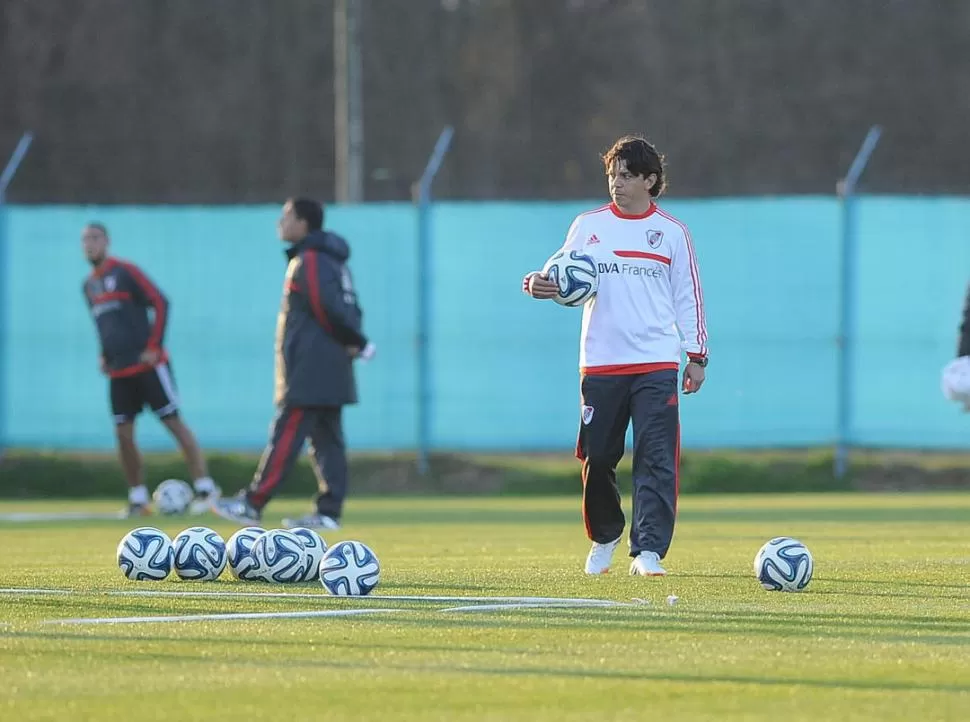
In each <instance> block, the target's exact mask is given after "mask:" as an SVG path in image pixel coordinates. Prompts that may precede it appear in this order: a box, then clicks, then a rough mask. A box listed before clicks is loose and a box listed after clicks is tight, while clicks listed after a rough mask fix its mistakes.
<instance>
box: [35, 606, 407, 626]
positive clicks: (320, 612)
mask: <svg viewBox="0 0 970 722" xmlns="http://www.w3.org/2000/svg"><path fill="white" fill-rule="evenodd" d="M406 611H408V610H406V609H373V608H371V609H317V610H313V611H307V612H240V613H232V614H182V615H177V616H156V617H101V618H98V617H95V618H81V619H49V620H47V621H44V622H41V624H159V623H170V622H221V621H237V620H242V619H306V618H308V617H354V616H360V615H363V614H385V613H394V612H406Z"/></svg>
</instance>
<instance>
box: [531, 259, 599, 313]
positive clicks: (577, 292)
mask: <svg viewBox="0 0 970 722" xmlns="http://www.w3.org/2000/svg"><path fill="white" fill-rule="evenodd" d="M542 272H543V273H545V274H546V275H548V277H549V280H550V281H552V282H553V283H555V284H556V285H557V286H558V287H559V294H558V295H557V296H554V297H553V299H552V300H553V301H555V302H556V303H558V304H559V305H561V306H582V305H583V304H584V303H586V302H587V301H588V300H589V299H591V298H592V297H593V296H595V295H596V290H597V289H598V288H599V274H598V273H597V270H596V261H595V260H594V259H593V257H592V256H590V255H588V254H586V253H583V252H582V251H565V250H560V251H556V253H554V254H553V255H552V257H551V258H550V259H549V260H548V261H546V265H544V266H543V267H542Z"/></svg>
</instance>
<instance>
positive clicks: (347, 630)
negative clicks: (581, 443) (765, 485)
mask: <svg viewBox="0 0 970 722" xmlns="http://www.w3.org/2000/svg"><path fill="white" fill-rule="evenodd" d="M303 506H304V505H303V504H298V503H293V502H289V501H286V502H279V505H278V506H274V507H271V509H272V511H273V513H274V514H275V515H276V516H275V517H270V518H268V519H266V520H265V524H264V525H265V526H267V528H268V527H270V526H272V525H273V524H274V523H276V522H278V520H279V517H280V516H281V515H282V514H283V512H284V511H285V512H290V511H295V510H302V509H303ZM116 507H117V503H115V504H111V503H104V502H77V503H71V504H64V503H61V504H55V503H52V502H32V503H30V502H22V503H17V502H9V503H2V504H0V514H4V513H10V512H14V511H42V510H57V509H60V510H67V509H73V510H79V509H83V510H100V511H110V510H113V509H115V508H116ZM193 521H195V520H193ZM199 521H200V523H203V524H207V525H209V526H212V527H213V528H215V529H216V530H218V531H219V532H220V533H222V534H223V535H224V536H227V537H228V535H229V534H230V533H231V532H232V531H233V527H232V526H231V525H228V524H224V523H222V522H221V521H218V520H216V519H215V518H209V517H203V518H201V519H200V520H199ZM346 522H347V526H346V527H345V529H344V530H342V531H340V532H337V533H329V534H327V535H325V537H326V539H327V541H328V542H329V543H333V542H335V541H338V540H340V539H359V540H361V541H364V542H366V543H367V544H369V545H370V546H371V547H372V548H373V549H374V550H375V551H376V552H377V554H378V555H379V557H380V559H381V562H382V566H383V570H382V579H381V585H380V586H379V587H378V589H377V590H376V591H375V595H376V594H380V595H429V596H458V597H464V596H483V597H492V596H543V597H579V598H595V599H606V600H614V601H618V602H626V603H630V606H622V607H614V608H525V609H514V610H510V609H505V610H494V609H491V610H490V609H477V610H469V611H444V610H446V609H449V608H451V609H453V608H455V607H467V606H471V604H470V603H462V602H460V601H420V602H409V601H398V600H381V599H367V600H359V599H358V600H354V599H337V598H334V597H329V596H327V595H326V594H325V593H324V590H323V588H322V587H321V586H320V585H319V584H307V585H292V586H285V587H284V586H269V585H265V584H254V583H241V582H235V581H233V580H232V579H231V577H229V574H228V572H226V574H225V575H224V576H223V578H222V579H220V580H219V581H217V582H210V583H186V582H178V581H172V578H170V579H169V580H168V581H165V582H157V583H144V582H143V583H134V582H128V581H126V580H125V579H124V578H123V577H122V575H121V573H120V572H119V570H118V568H117V566H116V565H115V561H114V552H115V547H116V546H117V543H118V541H119V539H120V538H121V537H122V535H123V534H124V533H125V532H126V531H127V530H128V529H129V528H130V527H132V526H135V524H131V523H129V522H125V521H101V522H70V523H62V524H51V523H2V524H0V550H2V554H0V587H4V588H23V589H27V588H32V589H38V590H43V589H59V590H70V593H65V594H53V593H47V592H42V591H36V592H31V593H28V594H11V593H8V592H3V593H0V681H2V689H3V693H2V695H0V719H4V720H17V721H18V722H25V721H26V720H119V721H120V720H126V721H127V720H135V719H138V720H206V721H207V722H215V721H217V720H234V721H238V720H244V719H252V718H257V719H280V720H294V721H295V720H311V719H313V720H316V719H326V720H355V721H359V720H421V721H422V722H424V721H427V720H449V721H451V720H530V721H531V722H542V721H544V720H555V721H556V722H565V721H566V720H582V721H584V722H588V720H597V721H603V722H605V721H606V720H624V721H625V722H626V721H628V720H633V719H654V720H778V719H784V720H793V721H794V720H812V721H813V722H817V721H818V720H820V719H824V720H832V721H833V722H834V721H835V720H838V721H840V722H844V721H848V720H915V719H919V720H966V719H968V718H970V495H952V494H951V495H943V494H939V495H932V494H924V495H870V496H862V495H849V494H838V495H810V496H801V495H786V496H783V497H782V496H774V497H772V496H762V495H759V496H746V497H741V496H731V497H702V498H698V497H686V498H684V499H682V506H681V514H680V522H679V526H678V530H677V535H676V538H675V541H674V547H673V550H672V552H671V554H670V556H669V557H668V559H667V567H668V570H669V571H670V575H669V576H668V577H666V578H664V579H643V578H631V577H629V576H627V574H626V567H627V563H626V559H625V558H621V557H620V556H619V555H618V557H617V563H616V565H615V566H614V572H613V573H612V574H610V575H606V576H603V577H596V578H588V577H586V576H584V575H583V574H582V563H583V560H584V558H585V554H586V551H587V548H588V545H587V542H586V540H585V537H584V534H583V527H582V522H581V519H580V517H579V510H578V501H577V500H575V499H561V498H557V499H544V498H526V499H495V498H490V499H469V498H460V499H444V500H443V499H427V498H422V499H394V500H386V501H383V500H359V501H353V502H352V503H351V504H350V505H349V507H348V510H347V515H346ZM148 523H154V524H157V525H158V526H160V527H161V528H163V529H165V530H166V531H167V532H169V533H170V534H172V535H174V534H175V533H177V532H178V531H179V530H180V529H181V528H183V527H185V526H189V525H190V521H189V520H188V519H182V520H178V519H177V520H171V519H155V520H152V521H150V522H148ZM776 535H791V536H796V537H798V538H800V539H801V540H802V541H804V542H805V543H806V544H807V545H808V546H809V548H810V549H811V550H812V552H813V554H814V556H815V561H816V570H815V578H814V580H813V581H812V583H811V585H810V586H809V588H808V589H807V590H806V591H804V592H802V593H800V594H779V593H769V592H765V591H762V590H761V588H760V586H759V585H758V584H757V582H756V581H755V579H754V578H753V575H752V569H751V562H752V558H753V557H754V554H755V552H756V551H757V550H758V548H759V547H760V546H761V544H762V543H763V542H764V541H766V540H767V539H768V538H770V537H772V536H776ZM129 591H168V592H190V591H248V592H256V593H264V594H265V593H274V592H277V593H278V592H304V593H310V594H313V595H314V596H313V597H312V598H298V597H297V598H293V597H291V598H286V597H270V596H261V597H259V598H222V597H208V598H206V597H203V598H200V597H179V596H174V597H144V596H131V595H128V596H125V595H117V594H112V592H129ZM668 595H676V596H677V597H678V598H679V599H678V601H677V602H676V603H675V604H674V605H672V606H671V605H668V604H667V601H666V600H667V597H668ZM634 599H639V600H643V601H642V602H636V603H633V600H634ZM361 608H366V609H393V610H396V611H393V612H384V613H377V614H373V615H372V616H346V617H317V618H308V619H307V618H304V619H259V620H218V621H190V622H178V623H158V622H155V623H130V624H112V625H65V624H51V623H49V622H50V621H51V620H64V619H73V618H107V617H129V616H138V617H145V616H156V615H192V614H213V613H228V612H299V611H307V610H337V609H361Z"/></svg>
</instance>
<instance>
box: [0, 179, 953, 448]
mask: <svg viewBox="0 0 970 722" xmlns="http://www.w3.org/2000/svg"><path fill="white" fill-rule="evenodd" d="M593 205H596V202H595V201H594V202H591V203H444V204H440V205H438V206H436V208H435V209H434V215H433V228H434V252H433V269H432V277H433V278H434V283H433V287H432V288H431V289H428V290H429V291H430V292H431V293H432V299H433V319H432V329H431V333H432V339H433V347H432V352H431V361H432V364H433V366H432V374H433V379H434V401H433V407H432V419H433V422H432V427H433V428H432V431H433V440H434V445H435V446H436V447H437V448H440V449H469V450H471V449H481V450H496V449H503V450H520V449H521V450H526V449H569V448H572V446H573V444H574V439H575V431H576V415H577V410H578V409H577V407H578V387H577V384H578V375H577V368H576V367H577V343H578V337H579V318H580V311H579V310H577V309H566V308H561V307H558V306H555V305H553V304H549V303H538V302H534V301H531V300H530V299H528V298H526V297H525V296H523V295H522V294H521V293H520V292H519V283H520V280H521V277H522V275H523V274H524V273H525V272H526V271H528V270H531V269H533V268H536V267H538V266H540V265H541V264H542V262H543V261H544V260H545V258H546V257H547V256H548V255H549V254H550V253H551V252H552V251H553V250H554V249H555V248H556V247H557V246H558V245H559V244H560V243H561V241H562V238H563V236H564V234H565V232H566V229H567V228H568V226H569V224H570V222H571V220H572V218H573V217H574V216H575V215H576V213H578V212H580V211H582V210H586V209H588V208H590V207H592V206H593ZM665 208H666V209H667V210H668V211H669V212H671V213H673V214H674V215H676V216H678V217H680V218H681V219H682V220H684V221H685V222H686V223H687V224H688V225H689V226H690V228H691V231H692V234H693V237H694V240H695V244H696V247H697V254H698V259H699V263H700V268H701V274H702V278H703V282H704V289H705V296H706V306H707V309H708V327H709V331H710V346H711V354H712V361H711V366H710V368H709V381H708V385H707V386H705V388H704V391H703V392H702V393H701V394H699V395H697V396H696V397H691V398H689V399H685V401H684V403H683V405H682V410H683V416H684V432H683V440H684V445H685V446H688V447H719V446H755V447H761V446H806V445H819V444H828V443H831V442H832V441H833V439H834V435H835V419H836V386H835V380H836V371H837V368H836V345H835V337H836V332H837V322H838V313H839V308H838V291H839V285H838V284H839V281H838V271H839V251H838V222H839V216H838V206H837V204H836V202H835V200H834V199H830V198H804V197H803V198H771V199H730V200H691V201H671V202H668V203H666V204H665ZM858 208H859V224H860V236H859V240H860V249H859V263H858V269H859V273H858V276H857V278H856V279H855V283H854V295H855V298H856V299H857V302H858V325H857V328H856V337H857V339H858V351H857V354H856V367H855V378H856V382H857V383H856V385H855V387H854V388H853V389H852V392H851V400H852V408H853V414H854V422H853V428H852V438H853V441H855V442H857V443H859V444H865V445H878V446H906V447H963V446H968V445H970V444H968V442H970V418H968V417H965V416H963V415H962V414H960V413H959V412H958V410H957V408H956V407H955V406H952V405H950V404H948V403H947V402H946V401H945V400H944V399H943V397H942V395H941V393H940V391H939V373H940V369H941V368H942V366H943V364H944V363H945V362H946V361H947V360H948V359H949V358H950V357H951V356H952V354H953V351H954V347H955V342H956V327H957V324H958V322H959V314H960V306H961V303H962V300H963V293H964V289H965V285H966V283H967V280H968V277H970V200H967V199H939V198H927V199H903V198H882V197H879V198H863V199H861V200H860V201H859V206H858ZM278 212H279V211H278V208H277V207H275V206H248V207H110V208H86V207H73V206H71V207H68V206H58V207H36V206H31V207H20V206H9V207H7V208H6V209H5V220H6V234H5V237H4V240H3V241H0V242H3V243H4V244H5V252H4V253H3V255H2V256H0V257H2V259H3V268H2V269H0V273H2V279H3V291H4V293H3V298H2V315H0V320H2V328H0V333H2V334H3V342H4V348H5V349H6V358H5V363H4V364H3V376H2V378H0V384H2V386H0V390H2V394H0V409H2V413H3V414H4V415H5V419H6V439H5V442H6V444H7V445H9V446H19V447H23V446H30V447H58V448H89V449H102V448H110V447H111V446H112V445H113V437H112V426H111V417H110V414H109V411H108V405H107V386H106V382H105V380H104V379H103V378H102V377H101V376H100V375H99V374H98V371H97V351H96V348H97V347H96V342H95V335H94V328H93V324H92V321H91V319H90V318H89V317H88V314H87V309H86V307H85V304H84V302H83V299H82V296H81V282H82V279H83V277H84V276H85V274H86V273H87V267H86V264H85V262H84V260H83V258H82V256H81V250H80V241H79V234H80V229H81V227H82V226H83V225H84V223H85V222H87V221H88V220H91V219H98V220H101V221H103V222H105V223H106V224H107V225H108V227H109V228H110V229H111V232H112V236H113V239H114V247H113V252H114V253H115V254H116V255H118V256H120V257H122V258H127V259H129V260H131V261H134V262H135V263H137V264H139V265H140V266H142V267H143V268H144V269H145V270H146V271H147V273H148V274H149V276H150V277H152V278H153V279H154V280H155V281H156V282H157V283H158V284H159V285H160V286H161V287H162V289H163V290H164V291H165V292H166V293H167V294H168V296H169V297H170V299H171V302H172V309H171V318H170V325H169V331H168V345H169V347H170V350H171V352H172V356H173V361H174V371H175V375H176V379H177V382H178V384H179V387H180V391H181V395H182V401H183V409H184V415H185V417H186V419H187V420H188V421H189V423H190V424H191V425H192V426H193V427H194V428H195V430H196V433H197V434H198V436H199V437H200V440H201V441H202V443H203V444H204V445H206V446H207V447H210V448H247V449H249V448H252V449H255V448H259V447H261V446H262V445H263V443H264V441H265V436H266V431H267V425H268V423H269V420H270V417H271V414H272V407H271V395H272V376H273V368H272V364H273V332H274V324H275V316H276V310H277V307H278V302H279V293H280V289H281V284H282V276H283V271H284V261H283V256H282V249H281V246H280V244H279V242H278V241H277V240H276V238H275V222H276V218H277V216H278ZM328 226H329V227H330V228H332V229H333V230H336V231H338V232H340V233H342V234H344V235H345V236H346V237H347V238H348V239H349V240H350V241H351V244H352V246H353V256H352V258H351V266H352V268H353V271H354V274H355V278H356V280H357V285H358V290H359V293H360V297H361V301H362V304H363V306H364V309H365V325H366V331H367V333H368V334H369V335H370V336H371V337H372V338H373V339H374V340H375V341H376V343H377V345H378V356H377V358H376V359H375V360H374V361H373V362H371V363H370V364H366V365H365V364H361V365H359V366H358V372H359V382H360V390H361V399H362V403H361V404H360V405H359V406H357V407H354V408H353V409H352V410H351V411H350V412H349V413H348V436H349V440H350V443H351V444H352V446H353V447H354V448H357V449H365V448H366V449H405V448H410V447H412V446H413V444H414V439H415V421H416V416H417V408H416V403H417V400H416V394H415V389H416V383H415V378H416V373H417V369H416V366H415V357H416V353H415V335H416V324H415V313H416V305H417V304H416V299H417V293H418V288H417V286H416V281H415V276H416V252H415V251H416V237H415V233H416V218H415V211H414V209H413V207H411V206H409V205H406V204H368V205H364V206H356V207H339V208H333V209H330V210H329V214H328ZM138 433H139V439H140V440H141V441H142V443H143V444H144V445H145V446H146V447H147V448H169V447H171V442H170V441H169V439H168V438H167V436H166V435H165V433H164V430H163V429H162V428H161V427H160V426H159V424H157V422H155V421H154V420H153V419H150V418H149V417H147V416H146V417H144V419H143V421H142V422H141V423H140V426H139V432H138Z"/></svg>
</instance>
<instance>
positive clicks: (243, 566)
mask: <svg viewBox="0 0 970 722" xmlns="http://www.w3.org/2000/svg"><path fill="white" fill-rule="evenodd" d="M265 532H266V530H265V529H263V527H261V526H247V527H243V528H242V529H239V530H238V531H237V532H236V533H235V534H233V535H232V536H231V537H229V540H228V541H227V542H226V561H227V563H228V566H229V573H230V574H232V576H233V577H235V578H236V579H242V580H252V579H256V578H257V577H255V576H253V575H254V574H255V573H256V570H257V569H259V562H257V561H256V557H254V556H253V544H255V543H256V540H257V539H258V538H259V537H260V536H261V535H262V534H264V533H265Z"/></svg>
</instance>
